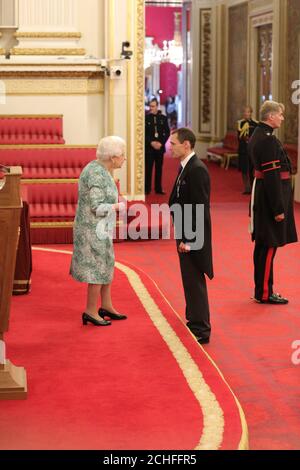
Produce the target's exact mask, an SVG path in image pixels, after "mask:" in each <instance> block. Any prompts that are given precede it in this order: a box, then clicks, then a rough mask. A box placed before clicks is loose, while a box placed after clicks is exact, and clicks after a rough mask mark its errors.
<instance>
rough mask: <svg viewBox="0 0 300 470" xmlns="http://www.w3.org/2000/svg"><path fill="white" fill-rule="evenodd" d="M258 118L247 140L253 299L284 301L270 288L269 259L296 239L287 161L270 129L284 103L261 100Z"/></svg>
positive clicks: (279, 120) (280, 116)
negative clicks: (251, 177) (250, 169)
mask: <svg viewBox="0 0 300 470" xmlns="http://www.w3.org/2000/svg"><path fill="white" fill-rule="evenodd" d="M260 113H261V121H260V122H259V124H258V126H257V127H256V129H255V131H254V133H253V136H252V138H251V139H250V141H249V154H250V156H251V159H252V161H253V165H254V170H255V172H254V176H255V179H254V183H253V189H252V197H251V232H252V240H253V241H255V248H254V280H255V293H254V300H256V301H257V302H260V303H270V304H287V303H288V300H287V299H285V298H284V297H282V296H281V295H280V294H275V293H274V292H273V260H274V256H275V253H276V250H277V247H279V246H284V245H286V244H288V243H293V242H296V241H297V232H296V227H295V220H294V207H293V192H292V185H291V162H290V160H289V157H288V156H287V154H286V152H285V150H284V148H283V147H282V145H281V143H280V141H279V140H278V139H277V138H276V137H275V136H274V135H273V131H274V129H277V128H279V127H280V126H281V123H282V121H283V120H284V116H283V113H284V105H283V104H280V103H276V102H275V101H265V103H264V104H263V105H262V107H261V110H260Z"/></svg>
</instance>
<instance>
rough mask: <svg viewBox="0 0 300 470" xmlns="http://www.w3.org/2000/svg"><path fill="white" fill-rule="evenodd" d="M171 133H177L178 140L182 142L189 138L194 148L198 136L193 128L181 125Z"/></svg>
mask: <svg viewBox="0 0 300 470" xmlns="http://www.w3.org/2000/svg"><path fill="white" fill-rule="evenodd" d="M171 134H172V135H174V134H177V137H178V140H179V142H180V143H181V144H183V142H184V141H185V140H187V141H188V142H190V144H191V148H192V149H193V148H194V147H195V144H196V136H195V134H194V132H193V131H191V129H188V128H187V127H181V128H180V129H174V130H173V131H172V132H171Z"/></svg>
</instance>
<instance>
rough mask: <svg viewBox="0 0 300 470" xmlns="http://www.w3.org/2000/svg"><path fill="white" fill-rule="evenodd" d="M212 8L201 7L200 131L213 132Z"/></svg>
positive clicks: (204, 132) (202, 132) (201, 132)
mask: <svg viewBox="0 0 300 470" xmlns="http://www.w3.org/2000/svg"><path fill="white" fill-rule="evenodd" d="M211 35H212V26H211V9H207V8H205V9H200V66H199V85H200V90H199V101H200V102H199V133H200V134H202V135H205V134H207V135H209V134H210V132H211V72H212V70H211V67H212V64H211V48H212V44H211V41H212V36H211Z"/></svg>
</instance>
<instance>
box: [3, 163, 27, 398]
mask: <svg viewBox="0 0 300 470" xmlns="http://www.w3.org/2000/svg"><path fill="white" fill-rule="evenodd" d="M7 171H8V172H7V173H6V174H5V178H4V179H0V400H10V399H24V398H26V396H27V382H26V372H25V369H24V368H23V367H15V366H14V365H13V364H12V363H11V362H10V361H8V360H7V359H6V358H5V343H4V333H5V332H6V331H8V323H9V312H10V302H11V294H12V288H13V278H14V272H15V264H16V253H17V245H18V236H19V225H20V214H21V208H22V201H21V197H20V179H21V175H22V168H21V167H18V166H17V167H10V168H7Z"/></svg>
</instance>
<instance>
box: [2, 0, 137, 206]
mask: <svg viewBox="0 0 300 470" xmlns="http://www.w3.org/2000/svg"><path fill="white" fill-rule="evenodd" d="M3 11H5V12H6V14H5V15H4V14H3ZM1 34H3V36H2V37H0V74H1V80H2V87H3V86H4V88H5V91H6V96H5V98H6V99H5V103H2V105H1V108H0V113H1V114H63V116H64V137H65V139H66V143H67V144H74V145H96V144H97V143H98V142H99V140H100V138H101V137H103V136H104V135H107V134H114V135H120V136H121V137H123V138H125V139H126V141H127V143H128V155H127V168H124V169H122V171H121V172H120V174H119V175H117V176H119V177H120V180H121V191H122V192H123V193H125V194H127V195H128V197H129V198H138V199H140V198H141V197H143V193H144V107H143V105H144V75H143V45H144V36H145V34H144V2H143V0H126V1H124V0H47V1H45V0H42V1H41V0H9V5H8V3H7V0H0V35H1ZM125 41H129V42H130V48H129V49H130V50H132V51H133V55H132V58H131V59H130V60H124V59H123V60H121V49H122V42H125ZM8 52H10V58H9V59H6V58H5V56H4V53H8ZM1 54H2V55H1ZM104 59H106V60H105V61H104ZM104 65H105V67H104ZM114 66H117V67H118V68H120V69H121V71H122V73H121V76H120V77H119V78H115V76H114V74H111V75H110V76H108V74H107V73H106V72H107V70H109V69H110V68H111V67H114Z"/></svg>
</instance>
